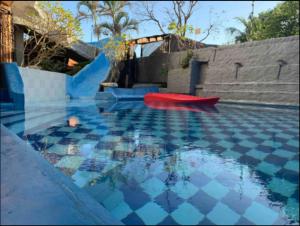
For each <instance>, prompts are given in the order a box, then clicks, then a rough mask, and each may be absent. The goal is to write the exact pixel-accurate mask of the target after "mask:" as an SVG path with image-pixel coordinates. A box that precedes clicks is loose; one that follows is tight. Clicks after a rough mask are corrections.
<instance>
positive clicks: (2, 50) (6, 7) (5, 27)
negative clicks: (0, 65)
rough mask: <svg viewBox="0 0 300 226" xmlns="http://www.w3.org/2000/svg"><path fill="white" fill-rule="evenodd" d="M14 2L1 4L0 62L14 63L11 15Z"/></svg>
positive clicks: (2, 2)
mask: <svg viewBox="0 0 300 226" xmlns="http://www.w3.org/2000/svg"><path fill="white" fill-rule="evenodd" d="M11 4H12V1H1V2H0V62H7V63H10V62H12V61H13V47H14V40H13V37H14V35H13V22H12V14H11Z"/></svg>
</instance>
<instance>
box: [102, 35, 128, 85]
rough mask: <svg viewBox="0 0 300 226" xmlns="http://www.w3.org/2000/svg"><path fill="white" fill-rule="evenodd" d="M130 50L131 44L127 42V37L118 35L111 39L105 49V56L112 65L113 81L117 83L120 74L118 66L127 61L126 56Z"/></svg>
mask: <svg viewBox="0 0 300 226" xmlns="http://www.w3.org/2000/svg"><path fill="white" fill-rule="evenodd" d="M128 48H129V42H128V41H126V35H125V34H123V35H116V36H113V37H111V38H110V39H109V41H108V42H107V43H106V45H105V46H104V47H103V52H104V53H105V56H106V57H107V58H108V59H109V60H110V63H111V65H112V66H111V79H110V80H111V81H112V82H115V81H117V76H118V74H119V68H118V64H119V63H120V62H121V61H123V60H125V59H126V54H127V51H128Z"/></svg>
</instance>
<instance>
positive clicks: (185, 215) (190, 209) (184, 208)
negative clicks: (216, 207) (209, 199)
mask: <svg viewBox="0 0 300 226" xmlns="http://www.w3.org/2000/svg"><path fill="white" fill-rule="evenodd" d="M171 216H172V218H173V219H174V220H175V221H176V222H177V223H178V224H181V225H195V224H198V223H199V222H200V221H201V220H202V219H203V218H204V215H203V214H202V213H200V212H199V211H198V210H197V209H196V208H195V207H194V206H193V205H191V204H189V203H183V204H181V205H180V206H179V207H178V208H177V209H176V210H175V211H173V212H172V213H171Z"/></svg>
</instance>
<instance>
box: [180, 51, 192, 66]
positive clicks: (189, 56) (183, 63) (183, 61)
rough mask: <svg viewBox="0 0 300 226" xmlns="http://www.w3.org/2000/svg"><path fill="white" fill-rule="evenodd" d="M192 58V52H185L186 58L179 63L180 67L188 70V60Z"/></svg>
mask: <svg viewBox="0 0 300 226" xmlns="http://www.w3.org/2000/svg"><path fill="white" fill-rule="evenodd" d="M192 57H193V51H192V50H190V49H188V50H187V51H186V56H185V57H184V58H183V59H182V61H181V67H182V68H188V67H189V65H190V60H191V59H192Z"/></svg>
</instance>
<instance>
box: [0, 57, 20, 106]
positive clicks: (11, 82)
mask: <svg viewBox="0 0 300 226" xmlns="http://www.w3.org/2000/svg"><path fill="white" fill-rule="evenodd" d="M0 73H1V77H2V76H3V77H4V80H5V86H6V88H7V91H8V96H9V99H10V100H11V101H12V102H13V104H14V107H15V109H16V110H23V109H24V84H23V80H22V77H21V74H20V71H19V69H18V66H17V64H16V63H15V62H14V63H0Z"/></svg>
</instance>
